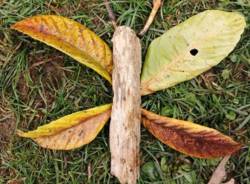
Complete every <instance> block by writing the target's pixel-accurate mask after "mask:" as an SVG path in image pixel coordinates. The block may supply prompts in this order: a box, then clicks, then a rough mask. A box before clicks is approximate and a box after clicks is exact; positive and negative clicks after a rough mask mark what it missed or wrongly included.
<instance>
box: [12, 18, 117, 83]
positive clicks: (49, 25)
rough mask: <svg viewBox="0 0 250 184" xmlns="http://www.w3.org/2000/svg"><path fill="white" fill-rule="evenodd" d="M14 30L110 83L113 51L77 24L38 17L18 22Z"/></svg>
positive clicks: (59, 19) (69, 20) (66, 20)
mask: <svg viewBox="0 0 250 184" xmlns="http://www.w3.org/2000/svg"><path fill="white" fill-rule="evenodd" d="M11 28H12V29H15V30H17V31H20V32H22V33H25V34H27V35H29V36H31V37H32V38H34V39H36V40H39V41H41V42H44V43H46V44H47V45H49V46H52V47H54V48H56V49H58V50H60V51H62V52H63V53H65V54H67V55H69V56H71V57H72V58H74V59H75V60H77V61H79V62H80V63H82V64H84V65H86V66H88V67H90V68H92V69H93V70H95V71H96V72H97V73H99V74H100V75H101V76H103V77H104V78H105V79H107V80H108V81H109V82H111V77H110V75H109V73H110V72H111V71H112V54H111V51H110V48H109V47H108V45H107V44H106V43H105V42H104V41H103V40H102V39H101V38H99V37H98V36H97V35H96V34H95V33H94V32H92V31H90V30H89V29H88V28H86V27H85V26H83V25H81V24H79V23H78V22H75V21H73V20H71V19H68V18H64V17H61V16H56V15H39V16H34V17H30V18H27V19H24V20H22V21H20V22H17V23H16V24H14V25H12V26H11Z"/></svg>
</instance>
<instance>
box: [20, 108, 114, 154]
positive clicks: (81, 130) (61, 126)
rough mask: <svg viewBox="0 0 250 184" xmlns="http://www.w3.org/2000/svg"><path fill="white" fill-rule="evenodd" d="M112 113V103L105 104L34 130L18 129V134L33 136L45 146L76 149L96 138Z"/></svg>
mask: <svg viewBox="0 0 250 184" xmlns="http://www.w3.org/2000/svg"><path fill="white" fill-rule="evenodd" d="M110 114H111V105H110V104H108V105H103V106H99V107H95V108H92V109H88V110H84V111H80V112H76V113H73V114H70V115H67V116H64V117H62V118H60V119H58V120H55V121H52V122H51V123H49V124H46V125H43V126H40V127H38V128H37V129H36V130H33V131H29V132H26V133H25V132H22V131H18V135H19V136H21V137H26V138H31V139H33V140H34V141H36V142H37V143H38V144H39V145H40V146H42V147H44V148H49V149H55V150H69V149H74V148H78V147H80V146H82V145H85V144H88V143H90V142H91V141H92V140H94V138H95V137H96V136H97V134H98V133H99V132H100V131H101V129H102V128H103V126H104V125H105V123H106V122H107V121H108V119H109V118H110Z"/></svg>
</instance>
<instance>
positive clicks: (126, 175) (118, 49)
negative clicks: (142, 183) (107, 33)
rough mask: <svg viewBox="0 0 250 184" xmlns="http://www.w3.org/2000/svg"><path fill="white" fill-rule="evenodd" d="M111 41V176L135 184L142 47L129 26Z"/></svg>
mask: <svg viewBox="0 0 250 184" xmlns="http://www.w3.org/2000/svg"><path fill="white" fill-rule="evenodd" d="M112 41H113V63H114V68H113V74H112V84H113V91H114V98H113V106H112V115H111V123H110V132H109V133H110V151H111V173H112V174H113V175H115V176H116V177H117V178H118V179H119V181H120V182H121V183H122V184H125V183H128V184H136V181H137V179H138V177H139V170H140V167H139V145H140V123H141V122H140V121H141V111H140V103H141V96H140V72H141V45H140V40H139V38H138V37H137V36H136V34H135V32H134V31H133V30H131V29H130V28H129V27H126V26H121V27H118V28H117V29H116V31H115V33H114V36H113V39H112Z"/></svg>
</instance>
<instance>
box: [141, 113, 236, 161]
mask: <svg viewBox="0 0 250 184" xmlns="http://www.w3.org/2000/svg"><path fill="white" fill-rule="evenodd" d="M142 121H143V124H144V126H145V127H146V128H147V129H148V130H149V132H150V133H152V134H153V135H154V136H155V137H156V138H158V139H159V140H160V141H162V142H163V143H164V144H167V145H168V146H170V147H171V148H173V149H175V150H177V151H180V152H182V153H185V154H187V155H190V156H194V157H199V158H216V157H222V156H226V155H231V154H232V153H234V152H236V151H237V150H239V149H240V148H241V145H240V144H239V143H237V142H235V141H233V140H232V139H231V138H230V137H228V136H225V135H223V134H222V133H220V132H218V131H217V130H214V129H212V128H207V127H204V126H201V125H198V124H195V123H192V122H188V121H182V120H177V119H173V118H167V117H163V116H160V115H157V114H154V113H152V112H149V111H147V110H144V109H142Z"/></svg>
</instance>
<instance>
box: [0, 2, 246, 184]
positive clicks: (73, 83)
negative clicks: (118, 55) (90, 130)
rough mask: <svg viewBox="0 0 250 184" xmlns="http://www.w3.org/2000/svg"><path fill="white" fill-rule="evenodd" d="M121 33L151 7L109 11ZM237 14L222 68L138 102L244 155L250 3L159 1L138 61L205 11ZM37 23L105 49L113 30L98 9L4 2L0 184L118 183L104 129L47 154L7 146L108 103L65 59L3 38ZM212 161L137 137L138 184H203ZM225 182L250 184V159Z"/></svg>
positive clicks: (20, 39) (124, 5)
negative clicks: (38, 18) (240, 23)
mask: <svg viewBox="0 0 250 184" xmlns="http://www.w3.org/2000/svg"><path fill="white" fill-rule="evenodd" d="M112 6H113V8H114V11H115V12H116V14H117V17H119V18H118V22H119V24H123V25H124V24H126V25H129V26H131V27H132V28H133V29H134V30H136V31H138V32H139V30H140V29H141V28H142V27H143V24H144V22H145V21H146V18H147V16H148V14H149V12H150V6H151V1H144V0H129V1H125V0H121V1H120V0H119V1H114V0H113V1H112ZM212 8H213V9H222V10H229V11H239V12H241V13H242V14H244V15H245V17H246V19H247V22H248V27H247V29H246V30H245V33H244V35H243V37H242V39H241V41H240V43H239V44H238V46H237V48H236V49H235V50H234V52H233V53H231V54H230V55H229V56H228V57H227V58H226V59H225V60H224V61H223V62H222V63H221V64H219V65H218V66H216V67H214V68H213V69H211V70H210V71H208V72H206V73H205V74H203V75H201V76H199V77H197V78H196V79H193V80H191V81H188V82H184V83H182V84H180V85H177V86H175V87H172V88H170V89H167V90H164V91H161V92H158V93H156V94H154V95H150V96H148V97H144V98H143V106H144V107H145V108H147V109H150V110H152V111H155V112H157V113H160V114H162V115H167V116H170V117H175V118H180V119H189V120H192V121H194V122H197V123H200V124H204V125H206V126H209V127H213V128H216V129H218V130H220V131H221V132H223V133H225V134H227V135H231V136H232V137H233V138H234V139H235V140H238V141H240V142H242V143H244V144H245V145H247V146H249V145H250V142H249V137H250V126H249V119H250V83H249V81H250V39H249V38H250V26H249V24H250V2H249V1H248V0H231V1H230V0H221V1H215V0H182V1H179V0H165V3H164V6H163V7H162V8H161V10H160V12H159V13H158V15H157V18H156V21H155V22H154V24H153V25H152V26H151V29H150V30H149V32H148V33H147V34H145V36H143V38H142V44H143V54H144V55H145V52H146V48H147V46H148V45H149V43H150V42H151V40H152V39H154V38H155V37H157V36H159V35H161V34H162V33H163V32H164V31H165V30H167V29H169V28H170V27H172V26H174V25H176V24H178V23H179V22H181V21H183V20H185V19H186V18H188V17H190V16H191V15H194V14H196V13H198V12H201V11H202V10H205V9H212ZM36 14H58V15H64V16H67V17H70V18H72V19H75V20H77V21H79V22H81V23H83V24H85V25H87V26H88V27H89V28H91V29H92V30H93V31H95V32H96V33H97V34H98V35H100V36H101V37H102V38H103V39H104V40H105V41H106V42H108V43H109V44H110V45H111V37H112V33H113V28H112V25H111V24H110V23H109V22H108V17H107V13H106V10H105V7H104V5H103V3H102V1H98V0H91V1H89V0H81V1H80V0H73V1H71V0H50V1H46V0H5V1H4V0H2V1H0V141H1V143H0V149H1V156H0V163H1V165H0V183H7V182H8V183H25V184H31V183H41V184H47V183H51V184H52V183H53V184H54V183H61V184H64V183H65V184H66V183H67V184H69V183H72V184H73V183H75V184H78V183H101V184H102V183H117V180H116V179H115V178H114V177H112V176H111V175H110V173H109V168H110V165H109V164H110V154H109V146H108V125H107V126H106V127H105V128H104V129H103V130H102V132H101V133H100V134H99V136H98V137H97V138H96V139H95V140H94V141H93V142H92V143H91V144H89V145H87V146H84V147H82V148H81V149H77V150H74V151H68V152H60V151H49V150H45V149H42V148H40V147H38V146H37V145H36V144H35V143H34V142H32V141H31V140H27V139H20V138H18V137H16V136H12V134H13V131H14V129H15V127H16V126H17V127H18V128H19V129H23V130H32V129H34V128H36V127H37V126H38V125H41V124H45V123H47V122H49V121H50V120H54V119H56V118H58V117H61V116H63V115H66V114H69V113H72V112H75V111H78V110H81V109H87V108H90V107H94V106H96V105H100V104H104V103H108V102H111V100H112V90H111V86H110V85H109V84H108V83H107V82H106V81H105V80H104V79H102V78H101V77H100V76H99V75H97V74H96V73H95V72H93V71H92V70H90V69H88V68H86V67H84V66H82V65H80V64H78V63H76V62H75V61H74V60H73V59H71V58H69V57H67V56H65V55H64V54H62V53H60V52H58V51H56V50H54V49H52V48H50V47H48V46H46V45H45V44H42V43H39V42H37V41H34V40H32V39H31V38H29V37H27V36H24V35H22V34H19V33H17V32H15V31H12V30H10V29H9V26H10V25H11V24H13V23H15V22H16V21H18V20H21V19H23V18H25V17H28V16H31V15H36ZM217 163H218V160H201V159H194V158H190V157H188V156H185V155H183V154H180V153H177V152H176V151H174V150H172V149H170V148H169V147H167V146H164V145H163V144H161V143H160V142H159V141H157V140H156V139H155V138H153V136H151V135H150V134H149V133H148V132H147V131H146V130H145V129H143V128H142V142H141V178H140V180H139V183H157V184H160V183H166V184H175V183H178V184H179V183H180V184H181V183H183V184H184V183H185V184H186V183H190V184H191V183H192V184H202V183H206V182H207V181H208V179H209V177H210V175H211V174H212V172H213V170H214V168H215V167H216V165H217ZM228 173H229V175H228V178H230V177H234V178H235V179H236V180H237V181H238V183H240V184H247V183H250V179H249V176H250V150H249V148H247V147H246V148H245V149H243V150H242V151H241V152H240V153H239V154H237V155H236V156H234V157H233V158H232V159H231V160H230V163H229V165H228Z"/></svg>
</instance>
